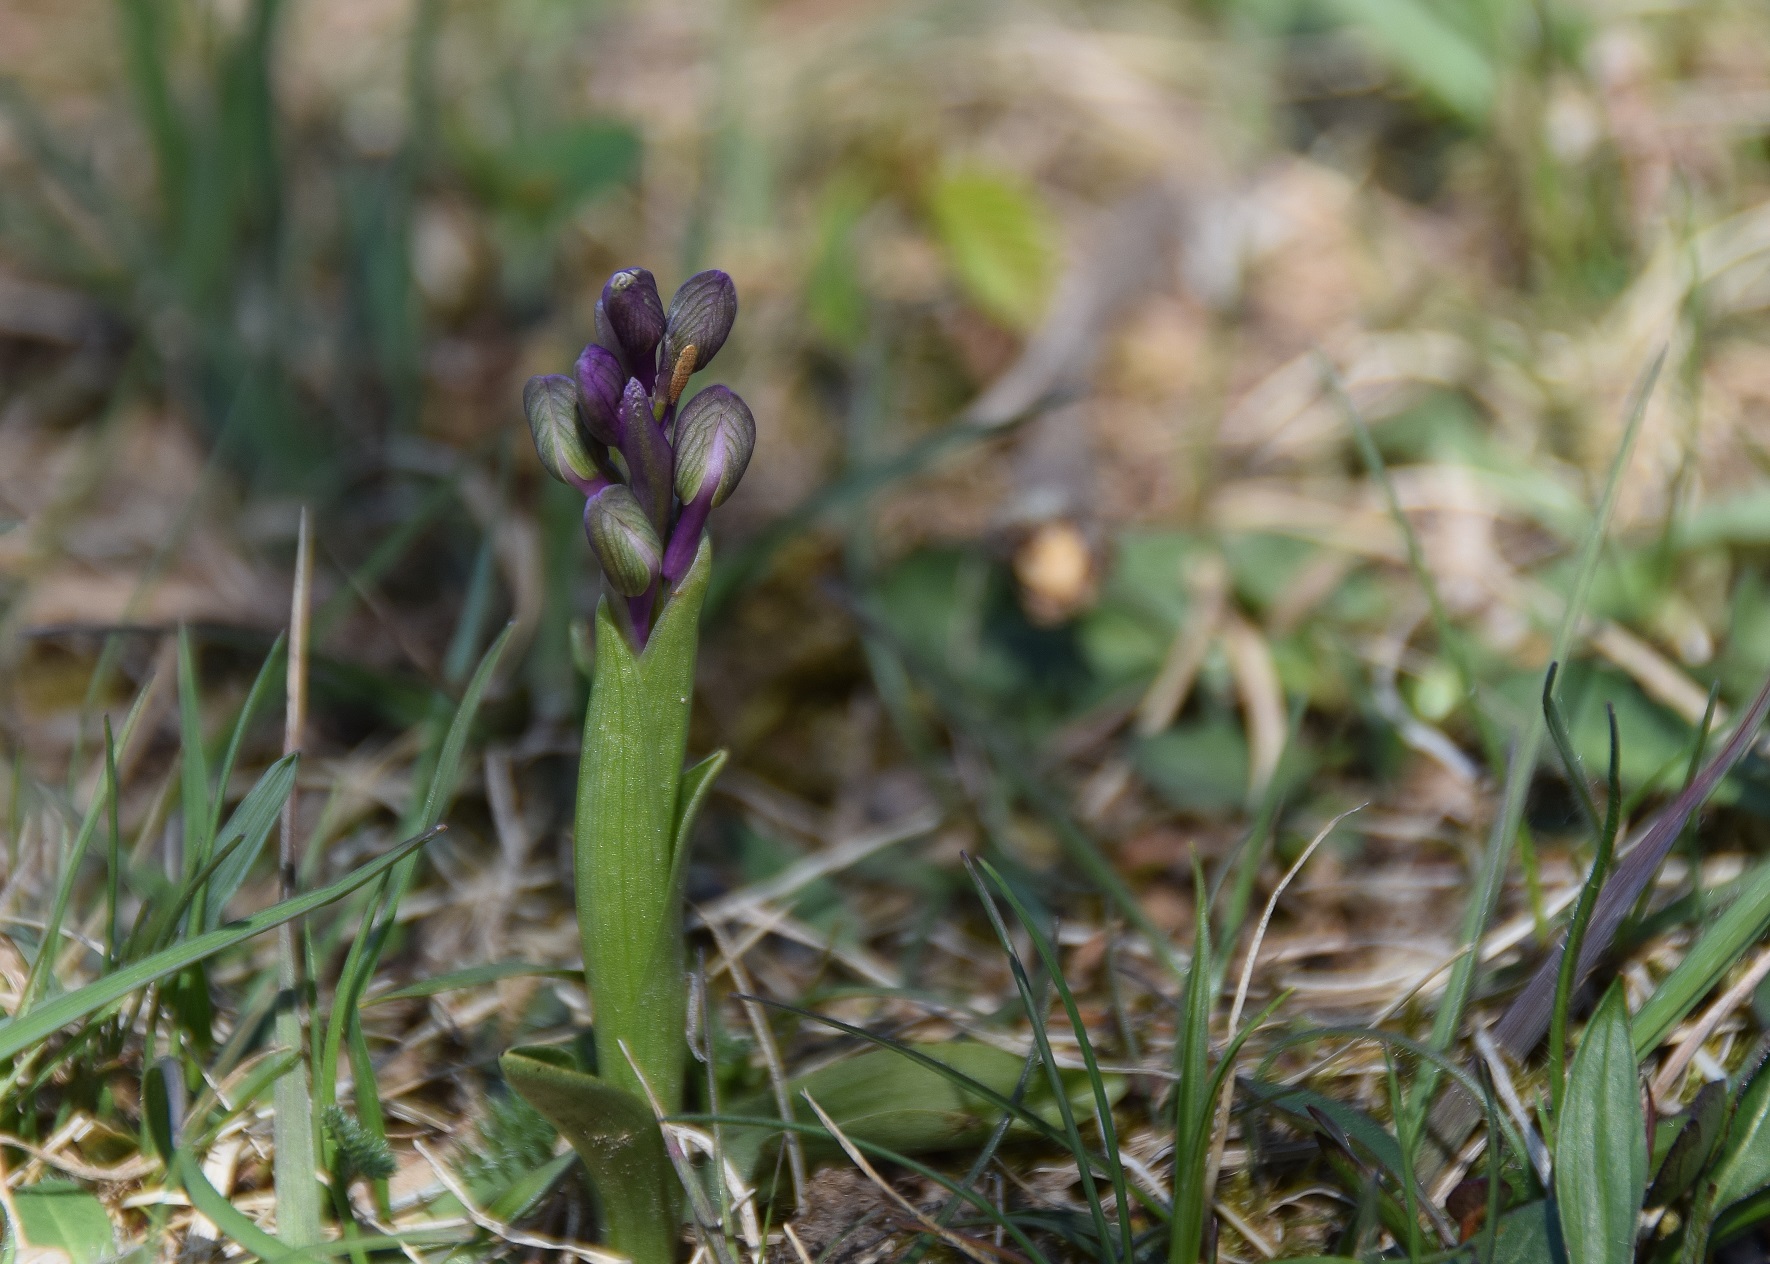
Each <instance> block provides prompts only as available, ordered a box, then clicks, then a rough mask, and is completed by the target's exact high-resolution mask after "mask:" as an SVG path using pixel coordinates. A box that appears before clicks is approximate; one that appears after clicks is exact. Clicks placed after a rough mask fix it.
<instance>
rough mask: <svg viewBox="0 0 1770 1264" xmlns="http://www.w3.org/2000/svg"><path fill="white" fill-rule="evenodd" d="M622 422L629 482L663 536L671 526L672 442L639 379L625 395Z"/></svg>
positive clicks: (622, 450)
mask: <svg viewBox="0 0 1770 1264" xmlns="http://www.w3.org/2000/svg"><path fill="white" fill-rule="evenodd" d="M619 424H620V427H621V455H622V456H624V457H626V458H627V471H628V479H627V481H628V483H630V484H631V485H632V487H633V494H634V495H635V496H637V497H638V498H639V503H640V504H641V505H643V506H644V507H645V511H646V513H647V514H649V515H650V516H651V520H652V525H653V526H654V527H655V528H656V530H657V531H658V533H659V534H660V535H662V534H663V532H665V531H666V530H668V529H669V526H670V489H671V486H672V480H671V474H670V470H671V455H670V441H669V440H668V439H666V438H665V437H664V430H663V427H662V426H660V425H658V423H657V419H656V418H655V417H653V415H652V407H651V397H650V396H649V395H648V394H646V390H645V387H643V386H641V385H640V384H639V379H637V378H628V379H627V388H626V390H625V391H624V392H623V393H622V395H621V411H620V418H619Z"/></svg>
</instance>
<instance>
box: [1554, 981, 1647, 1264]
mask: <svg viewBox="0 0 1770 1264" xmlns="http://www.w3.org/2000/svg"><path fill="white" fill-rule="evenodd" d="M1646 1186H1647V1125H1646V1121H1645V1119H1644V1118H1643V1116H1642V1113H1641V1088H1640V1085H1639V1083H1638V1082H1637V1080H1636V1076H1635V1047H1634V1043H1633V1042H1632V1041H1631V1039H1630V1037H1629V1012H1628V1007H1627V1006H1626V1005H1625V1003H1624V1002H1623V994H1622V988H1621V986H1620V985H1618V986H1613V987H1612V988H1611V989H1610V991H1608V992H1606V993H1605V994H1604V999H1603V1000H1602V1001H1601V1002H1599V1004H1598V1009H1597V1011H1596V1012H1595V1013H1594V1014H1593V1015H1592V1020H1591V1022H1590V1023H1588V1024H1587V1025H1586V1030H1585V1034H1584V1035H1583V1036H1582V1037H1581V1039H1580V1043H1579V1050H1578V1051H1577V1052H1576V1053H1575V1054H1574V1055H1573V1065H1572V1067H1571V1069H1570V1070H1569V1072H1568V1077H1567V1091H1566V1096H1565V1098H1564V1099H1563V1101H1562V1104H1561V1117H1560V1119H1559V1121H1558V1123H1557V1127H1556V1131H1555V1197H1556V1202H1557V1203H1558V1205H1559V1208H1560V1218H1561V1234H1562V1237H1563V1238H1564V1239H1565V1241H1566V1243H1567V1258H1568V1260H1569V1261H1570V1262H1571V1264H1630V1262H1631V1261H1632V1260H1633V1259H1634V1258H1635V1226H1636V1222H1637V1220H1638V1219H1639V1216H1640V1211H1641V1196H1642V1193H1643V1191H1644V1190H1645V1188H1646Z"/></svg>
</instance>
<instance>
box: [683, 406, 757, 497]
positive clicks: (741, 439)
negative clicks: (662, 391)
mask: <svg viewBox="0 0 1770 1264" xmlns="http://www.w3.org/2000/svg"><path fill="white" fill-rule="evenodd" d="M755 450H756V418H755V417H753V416H752V415H751V413H750V409H749V406H748V405H747V404H745V403H744V401H743V400H742V399H740V398H738V396H736V395H734V394H733V393H732V392H731V391H729V390H727V389H726V388H725V387H723V386H709V387H708V388H707V389H706V390H704V391H702V392H700V394H698V395H696V396H695V397H694V398H693V399H691V400H689V401H688V403H686V404H684V405H683V407H682V413H681V415H680V416H679V417H678V418H677V419H676V494H677V496H679V497H680V498H681V499H682V502H683V503H684V504H688V503H690V502H691V501H699V500H703V499H705V500H707V501H708V503H709V504H710V505H711V506H712V507H714V508H717V507H718V506H720V505H722V504H724V503H725V498H726V497H727V496H729V495H731V492H732V489H733V488H735V487H736V486H737V485H738V480H739V479H741V478H742V477H743V476H744V468H745V467H746V466H747V465H749V463H750V454H751V453H752V452H754V451H755Z"/></svg>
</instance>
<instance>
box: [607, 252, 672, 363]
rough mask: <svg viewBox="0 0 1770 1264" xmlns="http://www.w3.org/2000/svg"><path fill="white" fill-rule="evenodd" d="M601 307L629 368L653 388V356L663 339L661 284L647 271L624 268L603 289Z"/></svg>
mask: <svg viewBox="0 0 1770 1264" xmlns="http://www.w3.org/2000/svg"><path fill="white" fill-rule="evenodd" d="M602 307H603V311H604V312H605V313H606V315H607V317H608V325H609V328H610V330H612V331H613V333H614V335H615V337H616V338H617V339H619V341H620V344H621V350H622V351H624V352H626V354H627V367H628V368H629V369H630V370H631V371H632V372H633V374H634V376H636V377H638V378H639V379H640V380H641V381H642V382H645V383H646V389H648V390H649V389H650V388H651V383H650V381H649V379H648V376H647V374H648V371H649V373H650V374H651V375H653V376H655V374H656V371H657V370H656V366H655V364H654V363H653V362H652V353H653V352H654V351H656V350H657V349H658V340H659V339H660V338H662V337H663V336H664V300H663V299H661V298H659V297H658V283H657V281H656V280H654V279H653V277H652V274H651V273H649V272H647V271H646V270H645V269H644V268H623V269H622V270H621V271H619V272H617V273H615V274H614V275H613V276H611V277H610V278H609V279H608V284H606V285H604V286H603V287H602Z"/></svg>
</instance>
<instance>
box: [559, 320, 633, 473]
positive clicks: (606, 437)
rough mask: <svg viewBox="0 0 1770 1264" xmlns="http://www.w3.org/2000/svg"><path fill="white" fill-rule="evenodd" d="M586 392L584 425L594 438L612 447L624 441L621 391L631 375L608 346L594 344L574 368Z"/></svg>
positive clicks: (581, 388) (580, 357) (573, 370)
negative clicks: (625, 371) (622, 437)
mask: <svg viewBox="0 0 1770 1264" xmlns="http://www.w3.org/2000/svg"><path fill="white" fill-rule="evenodd" d="M572 375H573V376H574V377H575V378H577V380H578V390H579V391H580V392H581V393H582V397H583V398H582V403H583V407H584V425H585V428H586V429H588V430H589V431H590V434H591V436H592V437H593V438H596V439H600V440H601V441H602V442H603V443H606V444H608V445H609V446H610V447H619V446H620V443H621V434H622V430H621V419H620V418H621V391H622V385H623V383H625V381H626V380H627V375H626V374H625V373H624V372H622V371H621V362H620V361H619V360H618V359H616V358H615V353H614V352H612V351H610V350H609V349H608V348H607V347H601V346H598V345H597V344H596V343H594V342H593V343H591V344H590V345H589V346H587V347H585V348H584V350H583V351H582V352H580V353H579V355H578V362H577V364H576V365H574V366H573V368H572Z"/></svg>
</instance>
